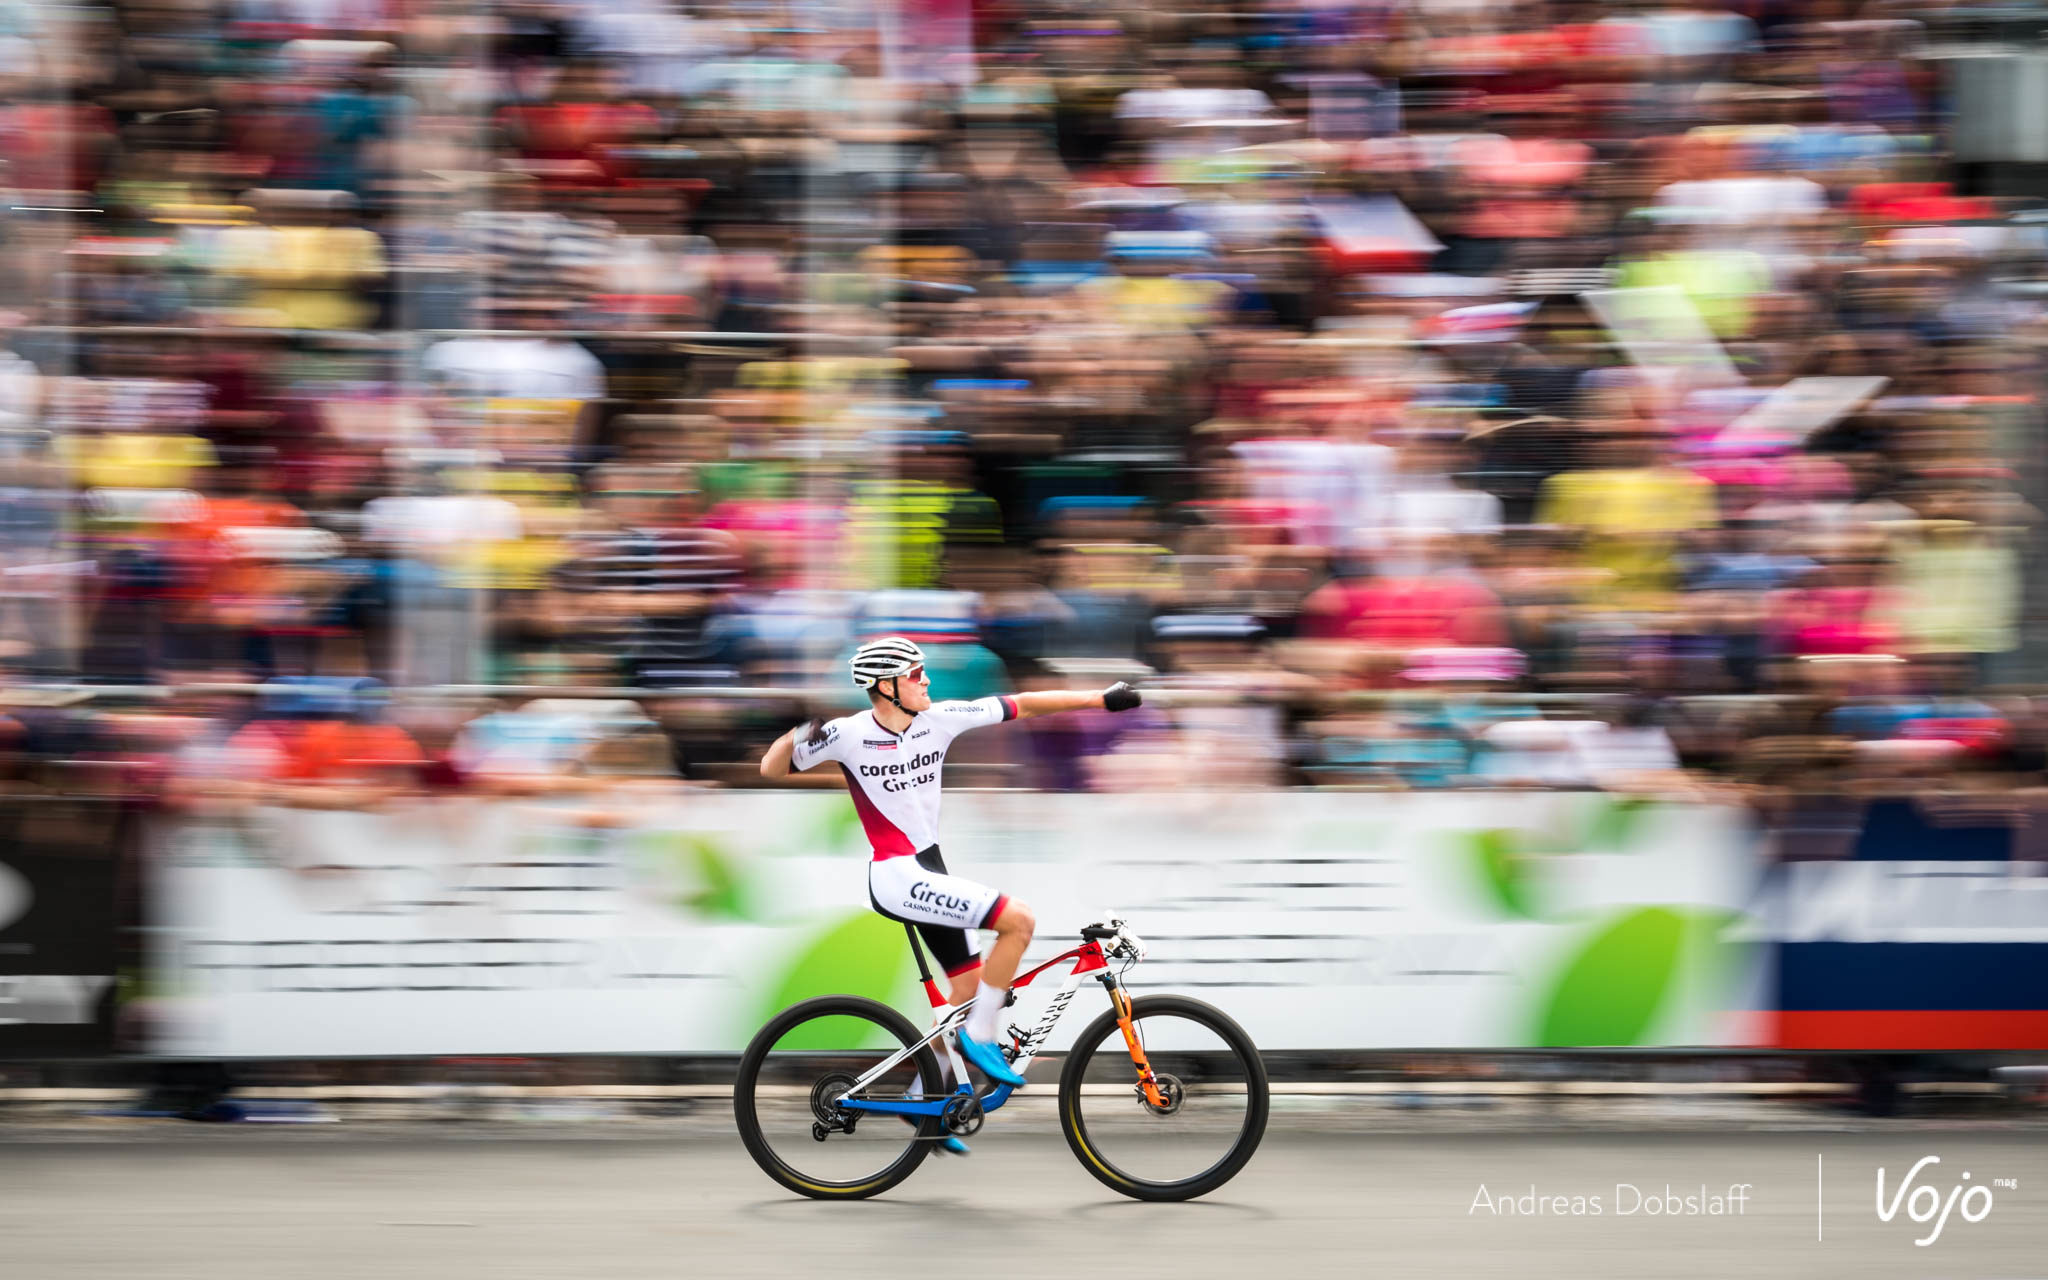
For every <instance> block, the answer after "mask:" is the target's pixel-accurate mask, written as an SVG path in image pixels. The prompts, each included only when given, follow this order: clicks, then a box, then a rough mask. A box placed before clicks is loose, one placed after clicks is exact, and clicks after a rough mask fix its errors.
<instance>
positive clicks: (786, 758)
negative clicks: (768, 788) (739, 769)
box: [761, 720, 825, 778]
mask: <svg viewBox="0 0 2048 1280" xmlns="http://www.w3.org/2000/svg"><path fill="white" fill-rule="evenodd" d="M824 741H825V722H824V721H823V720H808V721H805V722H804V723H803V724H800V725H798V726H797V727H796V728H794V729H791V730H790V731H789V732H788V733H785V734H783V735H782V736H781V737H779V738H777V739H776V740H775V744H774V745H773V746H771V747H769V748H768V752H767V754H766V755H764V756H762V757H761V776H762V777H764V778H787V777H788V776H789V764H790V757H791V756H793V755H794V754H795V753H796V744H797V743H799V742H808V743H810V744H811V745H812V746H817V745H818V744H819V743H822V742H824ZM813 763H816V762H815V761H814V762H813Z"/></svg>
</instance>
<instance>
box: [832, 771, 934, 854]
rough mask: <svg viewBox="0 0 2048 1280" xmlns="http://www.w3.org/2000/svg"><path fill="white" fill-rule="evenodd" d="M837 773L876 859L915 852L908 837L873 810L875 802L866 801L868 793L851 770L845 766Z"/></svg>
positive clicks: (876, 810) (878, 811) (875, 809)
mask: <svg viewBox="0 0 2048 1280" xmlns="http://www.w3.org/2000/svg"><path fill="white" fill-rule="evenodd" d="M839 772H841V773H843V774H845V775H846V789H847V791H848V792H849V793H851V794H852V796H853V808H854V812H856V813H858V814H860V825H861V827H862V829H864V830H865V831H866V832H867V833H868V843H869V844H871V845H873V846H874V847H875V857H877V858H905V857H909V856H910V855H912V854H914V853H916V852H917V850H916V849H914V848H912V847H911V844H910V837H909V836H906V835H904V834H903V833H902V832H901V831H899V830H897V829H896V824H895V823H893V822H891V821H889V820H888V819H887V818H885V817H883V816H882V811H881V810H880V809H877V808H875V802H874V801H872V800H870V799H868V793H867V792H865V791H862V790H861V789H860V783H859V782H857V781H855V780H854V776H853V770H851V769H849V768H847V767H846V766H845V765H843V764H842V765H840V766H839Z"/></svg>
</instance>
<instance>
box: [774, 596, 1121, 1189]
mask: <svg viewBox="0 0 2048 1280" xmlns="http://www.w3.org/2000/svg"><path fill="white" fill-rule="evenodd" d="M852 666H853V683H854V684H855V685H856V686H858V687H860V688H862V689H865V690H867V693H868V704H869V705H868V709H867V710H866V711H862V712H859V713H857V714H855V715H850V716H842V717H840V718H839V719H837V720H831V721H821V720H812V721H810V722H809V723H808V724H802V725H798V726H797V727H796V728H794V729H791V730H790V731H789V732H788V733H785V734H783V735H782V736H781V737H780V738H778V739H776V740H775V745H774V746H772V747H770V748H768V754H767V755H765V756H763V757H762V758H761V774H762V776H763V777H768V778H781V777H786V776H788V774H789V771H790V768H791V766H794V767H795V768H797V769H799V770H804V769H809V768H812V767H813V766H815V765H820V764H823V763H825V762H826V761H828V760H829V761H832V762H834V763H836V764H837V765H838V766H839V768H840V771H841V772H842V773H843V774H845V776H846V789H847V790H848V791H850V792H852V793H853V806H854V808H855V809H856V810H857V811H858V812H859V814H860V821H861V826H862V827H863V828H865V829H866V832H867V837H868V843H869V844H871V845H873V846H874V851H875V857H874V861H872V862H871V863H869V864H868V900H869V902H870V903H871V904H872V905H873V906H874V908H875V910H877V911H879V912H881V913H882V914H883V915H885V916H887V917H889V918H890V919H891V920H900V921H902V922H904V923H906V924H911V925H914V926H916V927H917V931H918V933H919V934H920V935H921V936H922V937H923V938H924V940H925V945H926V946H927V947H929V948H930V949H931V952H932V956H933V958H934V959H936V960H937V961H938V962H939V964H940V966H941V967H943V968H944V969H945V971H946V977H947V978H948V979H949V980H950V981H951V999H952V1002H953V1004H954V1005H955V1006H959V1005H962V1004H965V1003H966V1002H967V1001H968V1000H970V999H972V1000H973V1001H974V1005H973V1007H972V1008H971V1009H970V1010H969V1011H968V1015H967V1021H966V1024H965V1025H964V1026H962V1027H961V1029H960V1031H959V1032H958V1034H957V1036H956V1037H955V1039H956V1041H957V1043H958V1045H959V1047H960V1056H961V1057H963V1058H965V1059H966V1060H967V1061H968V1062H970V1063H972V1064H974V1066H975V1067H977V1068H978V1069H979V1070H980V1071H981V1073H982V1074H983V1075H985V1076H987V1077H988V1078H989V1079H991V1080H994V1081H997V1082H1000V1083H1003V1084H1008V1085H1012V1086H1016V1085H1022V1084H1023V1083H1024V1078H1023V1077H1022V1076H1020V1075H1018V1074H1017V1073H1016V1072H1015V1071H1012V1070H1011V1069H1010V1064H1009V1063H1008V1062H1007V1061H1006V1060H1005V1059H1004V1058H1003V1054H1002V1050H1001V1049H1000V1048H998V1047H997V1045H996V1037H997V1035H998V1032H997V1029H996V1020H997V1018H998V1016H999V1015H1000V1014H1001V1013H1002V1010H1003V1007H1004V1006H1005V1005H1007V1004H1008V1003H1009V1000H1010V983H1011V981H1012V980H1013V979H1014V978H1015V977H1016V976H1017V965H1018V962H1019V961H1021V960H1022V959H1023V957H1024V948H1025V947H1026V946H1028V945H1030V942H1031V931H1032V928H1033V927H1034V925H1035V924H1036V923H1037V922H1036V920H1035V919H1034V918H1033V917H1032V914H1031V909H1030V908H1029V907H1027V906H1025V905H1024V904H1023V903H1021V902H1019V901H1017V900H1016V899H1015V898H1012V897H1010V896H1009V895H1008V894H1004V893H998V892H997V891H996V890H994V889H991V888H988V887H987V886H985V885H981V884H977V883H976V882H975V881H972V880H966V879H962V878H961V877H959V876H955V875H952V874H950V873H948V872H947V870H946V864H945V862H944V861H942V860H941V859H940V857H939V843H938V835H939V771H940V769H941V768H942V766H943V765H944V763H945V759H946V749H947V748H948V747H949V746H951V745H952V742H953V739H954V738H957V737H959V736H960V735H961V734H963V733H965V732H967V731H968V730H969V729H977V728H980V727H981V726H982V725H986V724H1000V723H1002V722H1003V721H1005V720H1021V719H1026V718H1028V717H1031V716H1042V715H1050V714H1052V713H1054V712H1059V711H1081V710H1085V709H1087V708H1090V707H1102V708H1104V709H1106V710H1109V711H1128V710H1130V709H1131V708H1132V707H1135V706H1137V705H1138V704H1139V702H1140V698H1139V696H1138V691H1137V690H1135V689H1133V688H1131V686H1130V685H1128V684H1125V683H1122V682H1118V683H1116V684H1113V685H1111V686H1110V687H1109V688H1107V689H1104V690H1102V691H1101V692H1099V693H1082V692H1068V691H1045V692H1040V693H1020V694H1015V695H1003V696H999V697H993V698H979V699H976V700H975V701H972V702H938V703H934V702H933V701H932V698H931V687H930V686H931V677H930V676H928V675H926V674H925V665H924V652H923V650H921V649H919V648H918V647H917V646H916V645H915V644H913V643H912V642H910V641H909V640H906V639H904V638H903V637H901V636H886V637H883V638H882V639H879V640H871V641H869V642H868V643H866V644H863V645H862V646H860V648H859V649H857V650H856V651H855V652H854V655H853V663H852ZM969 929H993V930H995V935H996V940H995V945H994V946H992V947H990V948H989V952H988V955H987V956H985V957H981V956H976V955H975V954H974V951H973V948H972V945H971V943H970V941H969V939H968V936H967V930H969ZM955 1149H956V1150H958V1149H964V1147H962V1148H955Z"/></svg>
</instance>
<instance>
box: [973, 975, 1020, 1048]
mask: <svg viewBox="0 0 2048 1280" xmlns="http://www.w3.org/2000/svg"><path fill="white" fill-rule="evenodd" d="M1009 999H1010V989H1009V988H1008V987H992V986H990V985H988V984H987V983H986V982H984V983H982V984H981V985H980V989H979V990H977V991H976V992H975V993H974V1007H973V1008H972V1009H969V1010H968V1011H967V1026H966V1028H965V1030H966V1032H967V1035H968V1037H969V1038H970V1039H974V1040H979V1041H981V1042H982V1043H983V1044H994V1043H995V1042H996V1019H997V1018H999V1017H1001V1016H1002V1013H1003V1006H1004V1005H1005V1004H1007V1003H1009Z"/></svg>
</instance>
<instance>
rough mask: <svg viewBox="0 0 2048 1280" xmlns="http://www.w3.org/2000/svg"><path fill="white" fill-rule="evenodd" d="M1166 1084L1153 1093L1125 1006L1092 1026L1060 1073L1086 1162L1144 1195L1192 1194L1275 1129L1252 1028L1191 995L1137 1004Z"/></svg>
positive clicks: (1106, 1179)
mask: <svg viewBox="0 0 2048 1280" xmlns="http://www.w3.org/2000/svg"><path fill="white" fill-rule="evenodd" d="M1131 1027H1132V1032H1133V1034H1134V1035H1135V1037H1136V1038H1137V1041H1138V1046H1139V1049H1140V1051H1141V1052H1142V1053H1143V1054H1144V1056H1145V1059H1146V1061H1147V1062H1148V1063H1149V1064H1150V1065H1151V1068H1152V1071H1153V1073H1154V1076H1155V1078H1156V1079H1157V1080H1158V1081H1159V1086H1160V1097H1159V1099H1158V1100H1156V1101H1155V1100H1154V1099H1152V1098H1149V1097H1147V1096H1146V1094H1145V1092H1144V1091H1143V1089H1142V1088H1140V1087H1139V1084H1138V1069H1137V1063H1136V1059H1135V1058H1134V1057H1133V1055H1132V1053H1131V1050H1130V1046H1129V1044H1128V1043H1127V1042H1126V1040H1125V1039H1124V1031H1123V1027H1122V1025H1121V1023H1119V1021H1118V1019H1117V1016H1116V1011H1115V1010H1113V1009H1112V1010H1110V1011H1109V1012H1107V1013H1105V1014H1103V1015H1102V1016H1101V1017H1099V1018H1097V1019H1096V1020H1095V1021H1094V1022H1091V1023H1089V1024H1088V1027H1087V1029H1086V1030H1084V1031H1083V1032H1082V1033H1081V1036H1080V1039H1078V1040H1077V1041H1075V1043H1074V1048H1073V1051H1072V1052H1071V1053H1069V1054H1068V1055H1067V1062H1066V1066H1065V1068H1064V1069H1063V1070H1062V1071H1061V1072H1060V1128H1061V1129H1062V1130H1063V1131H1064V1132H1065V1133H1066V1135H1067V1145H1068V1146H1069V1147H1072V1148H1073V1151H1074V1154H1075V1156H1077V1157H1079V1159H1080V1161H1081V1165H1082V1167H1083V1168H1085V1169H1087V1170H1088V1172H1089V1173H1091V1174H1093V1175H1094V1176H1095V1177H1096V1178H1097V1179H1098V1180H1099V1181H1101V1182H1102V1183H1103V1184H1104V1185H1106V1186H1109V1187H1111V1188H1113V1189H1114V1190H1117V1191H1120V1192H1122V1193H1123V1194H1125V1195H1127V1196H1130V1197H1132V1198H1134V1199H1138V1200H1192V1199H1194V1198H1195V1197H1196V1196H1200V1195H1206V1194H1208V1193H1209V1192H1211V1191H1214V1190H1215V1189H1216V1188H1218V1187H1220V1186H1222V1185H1223V1184H1224V1183H1226V1182H1228V1181H1230V1179H1231V1178H1233V1177H1235V1176H1236V1174H1237V1172H1238V1170H1240V1169H1242V1168H1244V1166H1245V1162H1246V1161H1248V1160H1250V1159H1251V1158H1252V1153H1253V1152H1255V1151H1257V1150H1258V1148H1259V1140H1260V1139H1261V1138H1263V1137H1264V1136H1265V1134H1266V1113H1267V1109H1268V1106H1269V1098H1268V1089H1267V1084H1266V1067H1265V1064H1264V1063H1263V1062H1262V1061H1261V1060H1260V1058H1259V1051H1258V1050H1257V1049H1256V1048H1255V1047H1254V1046H1253V1045H1252V1042H1251V1037H1249V1036H1247V1035H1246V1034H1245V1033H1244V1028H1242V1027H1240V1026H1238V1025H1237V1023H1235V1022H1233V1021H1232V1020H1231V1019H1230V1017H1229V1016H1228V1015H1226V1014H1225V1013H1224V1012H1223V1011H1222V1010H1220V1009H1217V1008H1215V1007H1214V1006H1212V1005H1207V1004H1204V1003H1202V1002H1201V1001H1199V1000H1190V999H1188V998H1187V997H1185V996H1143V997H1141V998H1139V999H1137V1000H1134V1001H1132V1002H1131Z"/></svg>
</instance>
